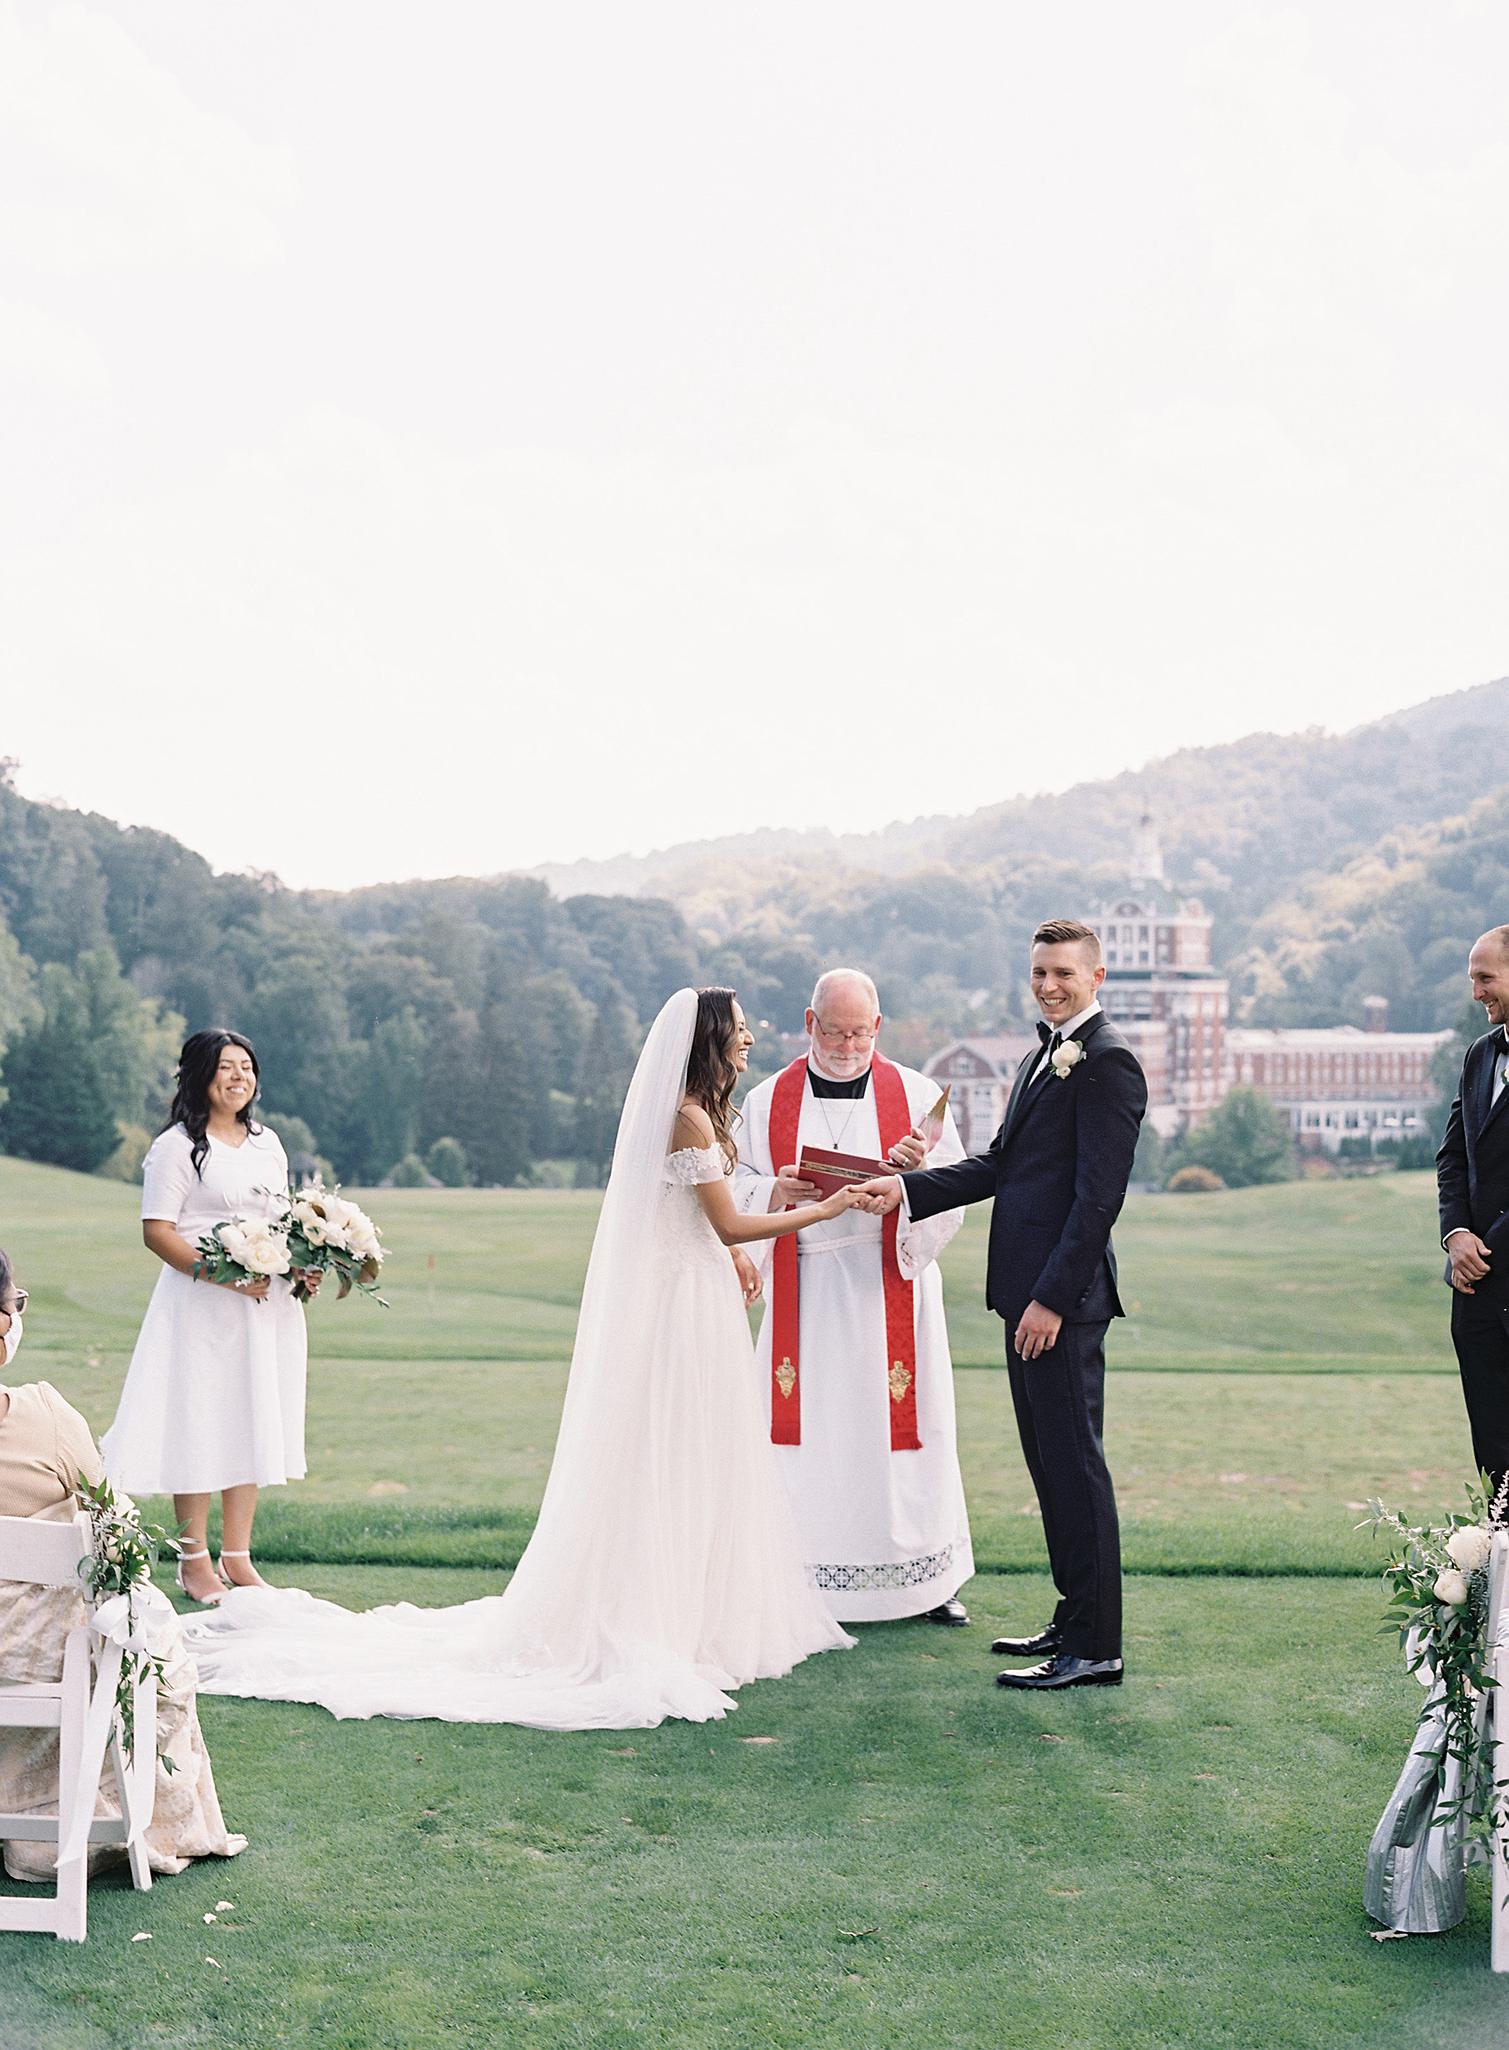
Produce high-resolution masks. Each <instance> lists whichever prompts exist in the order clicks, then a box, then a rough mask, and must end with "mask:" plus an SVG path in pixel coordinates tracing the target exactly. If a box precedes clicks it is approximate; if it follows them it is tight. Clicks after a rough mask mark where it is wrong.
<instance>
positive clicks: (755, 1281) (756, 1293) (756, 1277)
mask: <svg viewBox="0 0 1509 2050" xmlns="http://www.w3.org/2000/svg"><path fill="white" fill-rule="evenodd" d="M729 1251H730V1252H731V1253H732V1254H733V1256H734V1272H735V1274H737V1275H738V1277H739V1287H740V1288H741V1289H742V1290H743V1292H744V1302H745V1306H746V1307H748V1305H749V1304H750V1303H757V1302H758V1301H759V1300H760V1291H761V1290H762V1288H763V1287H764V1285H765V1284H764V1282H763V1281H762V1280H761V1278H760V1270H759V1268H758V1267H756V1265H755V1263H754V1261H753V1260H751V1259H750V1257H749V1255H748V1253H746V1252H743V1251H741V1250H740V1248H739V1247H738V1246H730V1248H729Z"/></svg>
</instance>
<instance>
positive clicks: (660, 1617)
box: [189, 989, 853, 1730]
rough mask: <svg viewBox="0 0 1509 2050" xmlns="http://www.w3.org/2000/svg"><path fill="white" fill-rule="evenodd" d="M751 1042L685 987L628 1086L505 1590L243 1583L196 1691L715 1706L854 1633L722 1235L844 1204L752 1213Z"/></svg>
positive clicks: (458, 1716) (517, 1712) (700, 1718)
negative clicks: (789, 1480) (766, 1412)
mask: <svg viewBox="0 0 1509 2050" xmlns="http://www.w3.org/2000/svg"><path fill="white" fill-rule="evenodd" d="M753 1043H754V1042H753V1038H752V1036H751V1034H750V1032H749V1029H748V1027H747V1025H746V1024H745V1021H744V1014H743V1012H742V1011H741V1010H740V1008H739V1004H738V1001H737V999H736V998H735V996H734V993H733V991H732V990H728V989H703V990H694V989H683V990H678V991H677V993H676V995H675V996H673V997H672V998H671V999H670V1001H669V1003H667V1004H666V1006H665V1008H664V1009H663V1010H662V1011H661V1013H660V1015H659V1017H658V1018H657V1019H656V1020H655V1022H654V1024H653V1025H652V1026H651V1028H650V1032H649V1036H648V1038H647V1039H646V1041H645V1045H644V1051H643V1052H642V1053H641V1055H640V1057H639V1064H638V1066H637V1067H636V1068H635V1071H634V1077H633V1080H632V1081H631V1082H630V1084H629V1092H628V1097H627V1099H626V1101H625V1103H624V1109H623V1116H622V1119H621V1121H620V1123H619V1128H618V1139H617V1143H616V1145H615V1147H614V1151H613V1172H612V1175H611V1176H610V1178H609V1182H608V1188H607V1192H606V1194H605V1196H604V1198H603V1207H602V1214H601V1216H600V1218H599V1220H598V1226H597V1236H596V1238H595V1240H594V1241H593V1246H592V1258H591V1261H590V1263H589V1265H588V1269H587V1280H586V1286H585V1288H584V1291H583V1295H582V1307H581V1316H580V1318H579V1320H578V1324H577V1334H576V1346H575V1350H574V1352H573V1354H572V1359H571V1375H570V1379H569V1382H568V1384H567V1388H566V1401H565V1407H564V1410H563V1412H562V1415H561V1427H560V1434H559V1436H558V1438H557V1441H556V1448H555V1459H554V1462H553V1464H552V1466H551V1469H550V1478H549V1481H548V1482H547V1484H546V1488H545V1497H544V1501H543V1502H542V1504H541V1506H540V1514H539V1519H538V1522H537V1523H536V1525H535V1530H534V1535H533V1536H532V1537H531V1539H530V1541H529V1545H528V1548H527V1549H526V1551H525V1553H524V1556H523V1558H522V1559H521V1560H520V1561H519V1566H518V1570H517V1572H516V1573H515V1574H514V1576H513V1579H512V1581H511V1582H510V1584H509V1585H508V1587H507V1588H506V1589H505V1590H504V1592H503V1593H502V1594H500V1595H490V1596H488V1597H486V1598H485V1599H483V1600H480V1601H473V1602H466V1603H464V1604H463V1605H462V1606H460V1607H459V1608H451V1609H420V1608H416V1607H414V1606H413V1604H412V1603H409V1602H400V1603H398V1604H397V1605H395V1606H393V1607H390V1608H380V1609H369V1610H367V1611H365V1612H364V1613H355V1612H353V1611H351V1610H348V1609H343V1608H340V1607H338V1606H337V1605H336V1604H334V1603H332V1602H324V1601H317V1600H316V1599H315V1598H314V1597H313V1596H312V1595H309V1594H306V1593H304V1592H303V1591H302V1590H301V1589H298V1588H268V1587H248V1588H242V1587H235V1588H232V1589H230V1590H229V1591H228V1592H227V1593H226V1595H225V1596H224V1598H223V1600H222V1601H221V1602H220V1604H219V1606H218V1608H216V1609H215V1610H214V1611H213V1612H212V1613H211V1614H209V1615H207V1616H205V1617H203V1618H199V1619H196V1620H195V1622H194V1624H193V1625H192V1626H191V1629H190V1632H189V1636H190V1641H191V1644H192V1648H193V1652H194V1656H195V1658H196V1660H197V1662H198V1666H199V1684H200V1690H201V1692H203V1693H208V1694H238V1695H250V1696H254V1697H256V1698H258V1699H261V1700H267V1701H313V1702H319V1703H321V1704H323V1706H324V1707H326V1708H328V1709H329V1710H330V1711H331V1713H332V1714H333V1715H337V1716H373V1715H392V1716H438V1717H441V1718H443V1719H445V1720H446V1721H450V1722H504V1723H527V1724H530V1725H532V1726H534V1727H536V1728H539V1729H548V1730H604V1729H607V1730H616V1729H634V1728H637V1729H647V1728H650V1727H652V1726H653V1725H655V1724H656V1723H659V1722H661V1721H663V1720H664V1718H665V1717H667V1716H680V1717H684V1718H685V1719H686V1720H687V1721H689V1722H706V1721H709V1720H711V1719H713V1718H716V1717H721V1716H723V1715H725V1714H726V1713H727V1712H728V1710H729V1709H731V1708H733V1707H734V1706H735V1705H736V1704H735V1703H734V1702H732V1701H731V1700H730V1699H729V1691H728V1690H730V1689H732V1688H735V1687H741V1686H743V1685H744V1684H745V1683H746V1682H747V1681H750V1680H763V1679H773V1678H775V1677H776V1676H778V1675H779V1674H782V1673H786V1672H789V1671H790V1670H791V1668H792V1667H793V1666H794V1665H796V1664H797V1663H798V1662H799V1661H800V1660H802V1659H804V1658H806V1657H808V1656H809V1654H811V1653H812V1652H817V1651H827V1650H831V1649H834V1648H836V1647H838V1646H848V1645H852V1643H853V1639H852V1638H850V1637H848V1636H847V1635H846V1634H845V1633H844V1631H843V1630H842V1629H840V1627H839V1626H838V1624H837V1623H836V1622H835V1621H834V1620H833V1618H832V1616H831V1615H830V1614H829V1613H828V1610H827V1607H826V1605H825V1604H824V1602H823V1600H822V1597H821V1596H820V1595H819V1594H818V1593H817V1591H816V1590H815V1589H814V1588H811V1587H809V1586H808V1584H807V1581H806V1578H805V1575H804V1572H803V1568H802V1564H801V1560H800V1557H799V1555H798V1551H797V1543H796V1537H795V1534H794V1531H793V1528H792V1526H791V1524H790V1521H789V1517H788V1512H787V1509H786V1504H785V1500H784V1497H783V1496H782V1494H781V1490H780V1484H779V1480H778V1477H777V1474H776V1471H775V1467H774V1464H773V1461H772V1458H771V1454H770V1447H769V1444H768V1443H767V1442H766V1437H765V1432H764V1429H763V1426H762V1423H761V1420H760V1414H759V1403H758V1397H757V1393H756V1384H755V1371H754V1360H753V1348H752V1345H751V1341H750V1337H749V1326H748V1322H747V1319H746V1317H745V1314H744V1304H743V1299H742V1289H741V1285H740V1281H739V1277H738V1274H737V1273H736V1272H735V1267H734V1263H733V1262H732V1261H731V1260H730V1258H729V1250H730V1249H731V1248H733V1247H736V1246H738V1245H739V1244H741V1243H745V1242H748V1241H750V1240H753V1239H765V1238H774V1237H777V1236H779V1235H780V1234H782V1233H784V1232H789V1231H799V1230H801V1229H802V1227H803V1226H804V1225H809V1224H816V1223H819V1222H821V1221H823V1220H826V1219H827V1218H830V1217H836V1216H837V1215H838V1214H839V1213H840V1212H841V1211H843V1210H845V1209H847V1208H849V1205H850V1197H851V1192H850V1191H849V1190H847V1189H845V1190H843V1191H841V1192H840V1193H839V1194H838V1195H836V1196H833V1197H830V1198H829V1199H828V1200H827V1201H825V1202H822V1203H814V1204H808V1205H806V1206H804V1207H803V1208H801V1209H798V1210H788V1211H784V1212H778V1213H776V1214H774V1215H766V1216H758V1217H745V1216H742V1215H741V1214H740V1213H739V1212H738V1211H736V1210H735V1208H734V1203H733V1198H732V1196H731V1195H730V1193H729V1185H728V1178H729V1175H730V1174H731V1172H732V1167H733V1161H734V1144H733V1139H732V1136H731V1129H732V1125H733V1122H734V1112H733V1109H732V1099H733V1092H734V1087H735V1084H736V1083H737V1081H738V1078H739V1075H740V1074H741V1073H742V1072H743V1070H744V1069H745V1067H746V1066H747V1065H748V1055H749V1048H750V1047H751V1046H752V1045H753Z"/></svg>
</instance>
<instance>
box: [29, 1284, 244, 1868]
mask: <svg viewBox="0 0 1509 2050" xmlns="http://www.w3.org/2000/svg"><path fill="white" fill-rule="evenodd" d="M25 1305H26V1297H25V1291H24V1290H21V1289H18V1288H17V1287H16V1286H15V1284H14V1280H13V1278H12V1274H11V1266H10V1262H9V1260H8V1259H7V1258H6V1256H5V1254H4V1253H3V1252H0V1346H3V1349H4V1359H5V1363H6V1364H7V1365H8V1364H9V1362H10V1360H11V1358H12V1356H13V1355H14V1353H15V1350H16V1346H17V1345H18V1344H19V1342H20V1337H21V1312H22V1310H24V1308H25ZM104 1471H105V1468H104V1462H103V1461H102V1460H101V1458H100V1455H99V1452H98V1450H97V1449H96V1447H95V1443H94V1440H93V1438H92V1437H91V1436H90V1435H89V1426H88V1425H87V1424H86V1423H85V1422H84V1419H83V1418H82V1417H81V1416H80V1415H79V1413H78V1411H77V1410H76V1409H72V1408H70V1407H69V1405H68V1404H67V1403H66V1402H65V1401H64V1400H63V1398H62V1396H61V1395H59V1394H58V1392H57V1390H56V1389H55V1388H52V1387H49V1385H48V1384H47V1382H45V1381H34V1382H31V1383H29V1384H27V1385H24V1386H21V1387H13V1386H10V1385H8V1384H7V1383H5V1382H3V1381H0V1516H37V1517H49V1518H54V1519H65V1518H67V1517H69V1516H72V1515H73V1514H74V1512H75V1511H76V1509H77V1508H78V1506H79V1505H78V1500H77V1495H78V1489H79V1486H80V1484H81V1482H89V1483H91V1484H93V1483H96V1482H98V1481H99V1480H101V1479H102V1478H103V1476H104ZM81 1612H82V1597H81V1596H80V1595H78V1594H75V1593H74V1592H73V1590H72V1589H71V1588H66V1587H35V1586H32V1585H30V1584H28V1583H26V1582H24V1581H6V1580H0V1682H4V1681H9V1682H11V1683H17V1682H23V1681H44V1682H45V1681H52V1680H56V1679H57V1678H58V1677H59V1676H60V1674H61V1672H62V1669H63V1644H64V1640H65V1638H66V1637H67V1635H68V1632H69V1631H70V1630H71V1629H72V1628H73V1626H74V1625H75V1623H77V1622H78V1620H79V1618H80V1615H81ZM160 1655H161V1657H162V1662H163V1669H164V1670H163V1679H162V1681H161V1682H160V1684H159V1688H158V1696H157V1730H156V1733H155V1736H156V1745H157V1752H158V1764H157V1797H156V1806H155V1810H154V1813H153V1819H152V1826H151V1828H150V1830H149V1831H148V1832H147V1854H148V1857H149V1859H150V1862H151V1866H152V1870H153V1871H154V1872H181V1871H183V1869H184V1867H185V1866H186V1865H187V1864H188V1863H189V1861H190V1859H192V1858H206V1857H218V1858H233V1857H234V1856H235V1855H236V1853H237V1852H238V1851H243V1850H245V1848H246V1838H245V1837H244V1836H234V1835H232V1834H231V1833H230V1832H229V1831H228V1830H227V1829H226V1827H225V1822H224V1819H223V1818H222V1816H221V1813H220V1802H219V1800H218V1798H217V1796H216V1793H215V1776H214V1774H213V1772H212V1771H211V1770H210V1760H209V1753H208V1752H207V1751H206V1750H205V1748H204V1739H203V1737H202V1736H201V1735H200V1732H199V1717H198V1713H197V1711H196V1709H195V1706H194V1693H195V1688H196V1686H197V1682H198V1676H197V1674H196V1673H195V1670H194V1665H193V1661H192V1660H191V1659H190V1658H189V1657H188V1655H187V1653H186V1652H185V1650H184V1647H183V1638H182V1632H181V1630H180V1629H179V1627H178V1625H177V1619H176V1618H174V1619H173V1623H172V1625H171V1626H170V1635H169V1636H168V1637H167V1639H166V1642H165V1648H164V1650H163V1652H162V1653H161V1654H160ZM139 1741H140V1742H142V1743H151V1742H152V1741H153V1733H152V1732H151V1731H147V1730H143V1731H142V1732H141V1733H140V1738H139ZM164 1758H171V1759H172V1761H173V1766H174V1770H173V1771H172V1772H168V1771H167V1770H166V1769H165V1767H164V1764H163V1760H164ZM57 1799H58V1738H57V1732H56V1731H55V1730H3V1731H0V1811H4V1812H5V1813H8V1814H18V1815H25V1814H33V1813H34V1814H39V1815H52V1814H56V1813H57ZM119 1812H120V1810H119V1804H118V1802H117V1800H116V1796H115V1783H114V1775H113V1774H112V1773H111V1771H110V1769H109V1767H108V1765H107V1767H106V1770H105V1774H104V1776H103V1779H102V1781H101V1786H100V1794H99V1800H98V1803H97V1805H96V1808H95V1813H96V1814H97V1815H102V1816H103V1815H117V1814H118V1813H119ZM4 1849H5V1869H6V1871H7V1873H8V1874H9V1875H10V1877H11V1878H12V1879H36V1880H44V1881H50V1880H51V1878H52V1875H53V1872H54V1870H55V1867H56V1863H57V1849H56V1846H55V1845H52V1844H38V1843H27V1842H22V1841H20V1840H18V1839H17V1840H12V1841H10V1842H8V1843H7V1844H6V1845H5V1847H4ZM123 1855H124V1854H123V1852H122V1851H121V1850H120V1849H118V1848H115V1847H112V1846H109V1845H100V1846H99V1847H98V1848H97V1849H95V1850H92V1851H91V1852H90V1854H89V1856H90V1868H91V1870H94V1869H97V1868H98V1866H99V1864H100V1863H102V1862H104V1861H107V1860H109V1859H110V1858H112V1857H114V1858H119V1857H121V1856H123Z"/></svg>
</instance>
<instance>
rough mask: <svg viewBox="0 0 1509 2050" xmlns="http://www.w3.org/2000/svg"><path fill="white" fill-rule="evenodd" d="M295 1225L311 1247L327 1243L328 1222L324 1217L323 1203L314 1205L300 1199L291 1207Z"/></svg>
mask: <svg viewBox="0 0 1509 2050" xmlns="http://www.w3.org/2000/svg"><path fill="white" fill-rule="evenodd" d="M293 1218H294V1222H295V1224H297V1225H298V1227H299V1229H300V1230H301V1231H302V1232H303V1234H304V1236H305V1238H306V1239H308V1241H309V1243H310V1245H312V1246H323V1245H326V1244H327V1243H328V1242H329V1238H330V1221H329V1219H328V1218H327V1217H326V1215H325V1207H324V1205H323V1203H320V1204H315V1203H313V1202H310V1201H309V1200H308V1199H307V1198H301V1199H300V1200H299V1201H298V1202H297V1203H295V1204H294V1206H293Z"/></svg>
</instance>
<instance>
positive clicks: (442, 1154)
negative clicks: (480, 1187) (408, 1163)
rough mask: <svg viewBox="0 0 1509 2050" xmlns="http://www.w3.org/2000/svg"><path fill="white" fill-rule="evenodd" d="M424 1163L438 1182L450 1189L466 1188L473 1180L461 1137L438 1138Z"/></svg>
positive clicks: (425, 1157)
mask: <svg viewBox="0 0 1509 2050" xmlns="http://www.w3.org/2000/svg"><path fill="white" fill-rule="evenodd" d="M424 1164H425V1166H426V1167H427V1168H428V1169H429V1171H430V1173H431V1174H432V1175H433V1176H434V1177H435V1179H436V1181H437V1182H443V1183H444V1185H445V1187H446V1188H448V1189H464V1188H465V1187H466V1185H467V1183H468V1182H469V1181H470V1180H471V1173H470V1170H469V1169H468V1167H467V1164H466V1149H465V1148H464V1147H463V1146H462V1144H461V1141H460V1140H459V1139H451V1138H445V1139H437V1140H436V1141H435V1143H434V1145H433V1146H432V1147H431V1148H430V1150H429V1152H428V1153H427V1154H426V1155H425V1156H424Z"/></svg>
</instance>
